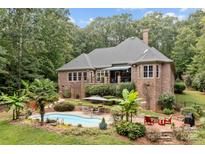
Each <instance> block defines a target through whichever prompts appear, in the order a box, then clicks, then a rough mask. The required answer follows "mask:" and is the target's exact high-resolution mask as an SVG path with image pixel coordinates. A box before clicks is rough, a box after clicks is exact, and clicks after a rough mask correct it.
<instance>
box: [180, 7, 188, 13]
mask: <svg viewBox="0 0 205 154" xmlns="http://www.w3.org/2000/svg"><path fill="white" fill-rule="evenodd" d="M187 10H188V8H181V9H180V10H179V11H180V12H185V11H187Z"/></svg>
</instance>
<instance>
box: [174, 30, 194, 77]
mask: <svg viewBox="0 0 205 154" xmlns="http://www.w3.org/2000/svg"><path fill="white" fill-rule="evenodd" d="M196 42H197V37H196V35H195V33H194V32H193V31H192V30H191V29H190V28H188V27H183V28H181V29H179V34H178V35H177V38H176V41H175V43H174V48H173V52H172V58H173V60H174V62H175V65H176V74H177V77H178V78H179V79H182V75H183V74H184V73H185V72H186V71H187V66H188V65H189V64H190V63H191V62H192V57H193V56H194V55H195V45H196Z"/></svg>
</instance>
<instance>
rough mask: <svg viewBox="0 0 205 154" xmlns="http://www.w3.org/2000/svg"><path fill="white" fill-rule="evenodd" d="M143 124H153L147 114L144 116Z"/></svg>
mask: <svg viewBox="0 0 205 154" xmlns="http://www.w3.org/2000/svg"><path fill="white" fill-rule="evenodd" d="M144 124H147V125H154V120H152V119H151V117H149V116H144Z"/></svg>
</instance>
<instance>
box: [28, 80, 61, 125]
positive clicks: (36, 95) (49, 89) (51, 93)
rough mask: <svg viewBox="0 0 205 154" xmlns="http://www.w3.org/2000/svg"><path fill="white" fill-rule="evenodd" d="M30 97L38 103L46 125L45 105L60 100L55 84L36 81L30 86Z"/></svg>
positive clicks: (46, 81)
mask: <svg viewBox="0 0 205 154" xmlns="http://www.w3.org/2000/svg"><path fill="white" fill-rule="evenodd" d="M29 96H30V97H31V98H32V99H33V100H34V101H35V102H36V105H37V108H38V109H39V112H40V115H41V125H43V124H44V114H45V105H46V104H48V103H53V102H54V101H56V100H58V94H57V93H56V86H55V83H54V82H52V81H50V80H49V79H41V80H40V79H35V80H34V82H33V83H31V85H30V86H29Z"/></svg>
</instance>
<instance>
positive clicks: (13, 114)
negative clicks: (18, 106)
mask: <svg viewBox="0 0 205 154" xmlns="http://www.w3.org/2000/svg"><path fill="white" fill-rule="evenodd" d="M15 113H16V111H15V110H13V120H15Z"/></svg>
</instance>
